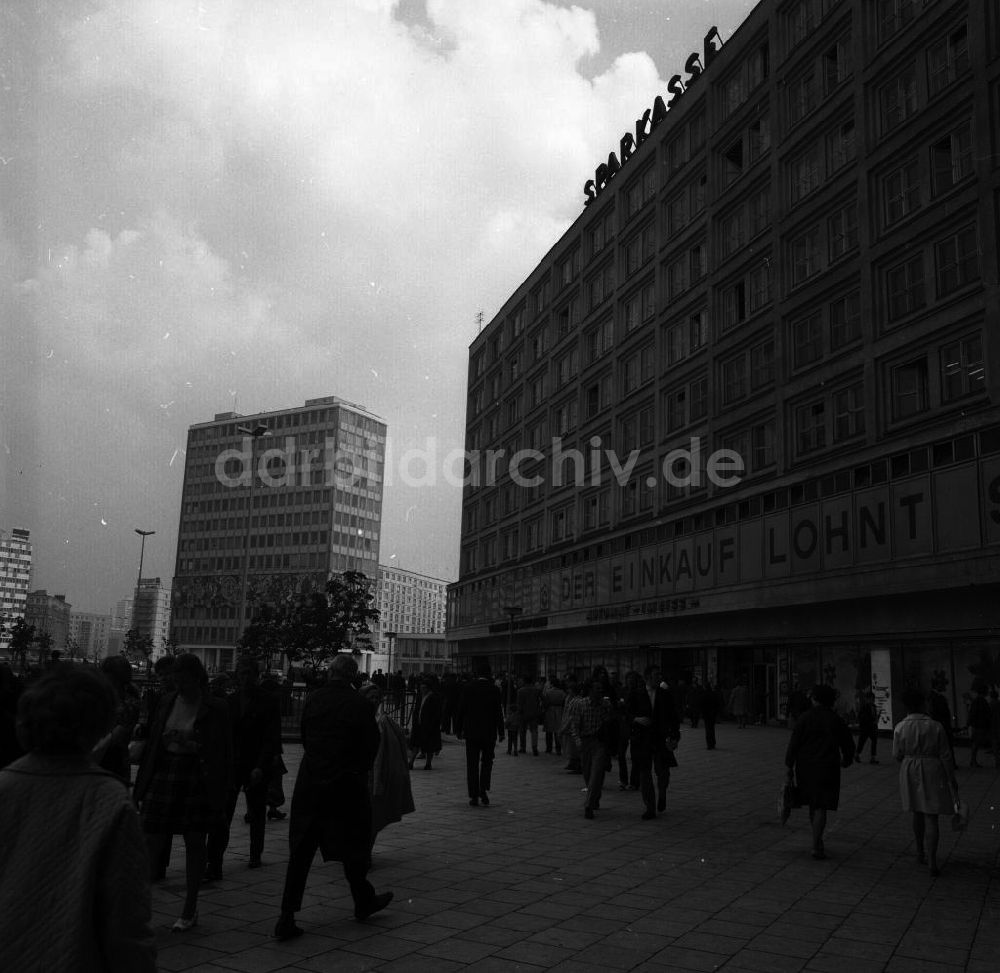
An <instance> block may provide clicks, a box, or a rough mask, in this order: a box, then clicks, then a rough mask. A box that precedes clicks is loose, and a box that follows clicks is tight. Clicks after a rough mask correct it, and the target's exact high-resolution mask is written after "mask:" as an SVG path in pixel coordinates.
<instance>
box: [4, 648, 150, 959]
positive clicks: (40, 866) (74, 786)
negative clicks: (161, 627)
mask: <svg viewBox="0 0 1000 973" xmlns="http://www.w3.org/2000/svg"><path fill="white" fill-rule="evenodd" d="M116 702H117V701H116V699H115V693H114V689H112V687H111V684H110V683H109V682H108V680H107V679H106V678H105V677H104V676H102V675H100V674H99V673H97V672H94V671H93V670H92V669H89V668H87V667H85V666H75V665H61V666H56V667H54V668H53V669H51V670H49V672H47V673H46V674H45V675H44V676H42V677H41V678H40V679H39V680H38V681H37V682H35V683H33V684H32V685H30V686H29V687H28V688H27V689H26V690H25V691H24V693H23V695H22V696H21V699H20V705H19V712H18V731H19V733H20V736H21V740H22V743H23V744H24V746H25V747H27V748H28V751H29V752H28V754H27V755H26V756H23V757H21V758H20V759H18V760H15V761H14V762H13V763H11V764H10V765H9V766H8V767H6V768H4V769H2V770H0V964H2V967H3V969H4V970H10V971H12V973H13V971H15V970H25V971H28V970H32V971H34V970H48V971H51V973H55V971H58V970H70V969H71V970H95V971H96V970H100V971H102V973H154V971H155V970H156V944H155V940H154V938H153V933H152V930H151V929H150V916H151V907H150V896H149V864H148V861H147V859H146V846H145V843H144V842H143V839H142V831H141V830H140V828H139V816H138V814H136V811H135V806H134V805H133V804H132V801H131V800H130V799H129V795H128V789H127V788H126V786H125V785H124V783H123V782H122V780H121V779H120V778H118V777H116V776H115V775H114V774H113V773H111V772H110V771H108V770H104V769H102V768H101V767H98V766H97V763H96V761H95V760H94V757H93V753H92V751H93V747H94V744H95V743H97V741H98V740H99V739H101V738H102V737H103V736H104V735H105V734H106V733H107V732H108V731H109V730H110V729H111V726H112V722H113V719H114V713H115V706H116Z"/></svg>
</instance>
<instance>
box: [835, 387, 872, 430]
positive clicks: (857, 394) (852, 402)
mask: <svg viewBox="0 0 1000 973" xmlns="http://www.w3.org/2000/svg"><path fill="white" fill-rule="evenodd" d="M864 431H865V389H864V384H863V383H861V382H857V383H856V384H854V385H849V386H847V388H844V389H841V390H840V391H838V392H834V394H833V441H834V442H835V443H839V442H843V441H844V440H845V439H852V438H853V437H855V436H861V435H863V434H864Z"/></svg>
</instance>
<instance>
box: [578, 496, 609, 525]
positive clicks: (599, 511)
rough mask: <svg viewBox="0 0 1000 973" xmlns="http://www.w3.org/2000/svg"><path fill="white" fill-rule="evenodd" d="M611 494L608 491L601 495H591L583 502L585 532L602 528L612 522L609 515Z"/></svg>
mask: <svg viewBox="0 0 1000 973" xmlns="http://www.w3.org/2000/svg"><path fill="white" fill-rule="evenodd" d="M609 500H610V494H609V491H607V490H602V491H601V492H600V493H594V494H591V495H590V496H589V497H586V498H585V499H584V501H583V527H584V530H593V529H594V528H595V527H601V526H602V525H604V524H607V523H608V522H609V521H610V519H611V518H610V515H609V507H610V504H609Z"/></svg>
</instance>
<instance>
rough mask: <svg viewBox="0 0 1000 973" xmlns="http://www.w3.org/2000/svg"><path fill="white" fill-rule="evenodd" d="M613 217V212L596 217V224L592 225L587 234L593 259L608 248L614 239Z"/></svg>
mask: <svg viewBox="0 0 1000 973" xmlns="http://www.w3.org/2000/svg"><path fill="white" fill-rule="evenodd" d="M611 217H612V211H611V210H610V209H609V210H605V212H603V213H602V214H601V215H600V216H599V217H596V218H595V220H594V222H593V223H592V224H591V227H590V230H589V232H588V234H587V238H588V240H589V243H590V256H591V258H593V257H596V256H597V254H599V253H600V252H601V251H602V250H603V249H604V248H605V247H606V246H608V245H609V244H610V243H611V241H612V238H613V233H612V227H611Z"/></svg>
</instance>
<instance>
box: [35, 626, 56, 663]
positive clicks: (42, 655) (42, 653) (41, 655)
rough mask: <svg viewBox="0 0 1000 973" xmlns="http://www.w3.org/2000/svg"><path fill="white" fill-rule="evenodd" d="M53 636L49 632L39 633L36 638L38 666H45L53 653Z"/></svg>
mask: <svg viewBox="0 0 1000 973" xmlns="http://www.w3.org/2000/svg"><path fill="white" fill-rule="evenodd" d="M52 642H53V639H52V636H51V635H49V633H48V632H39V633H38V634H37V635H36V636H35V645H37V646H38V664H39V665H43V664H44V662H45V660H46V659H47V658H48V655H49V652H51V651H52Z"/></svg>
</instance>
